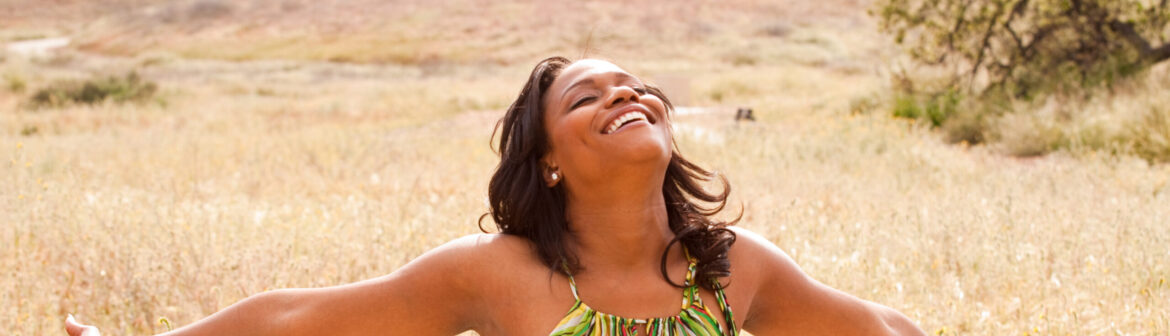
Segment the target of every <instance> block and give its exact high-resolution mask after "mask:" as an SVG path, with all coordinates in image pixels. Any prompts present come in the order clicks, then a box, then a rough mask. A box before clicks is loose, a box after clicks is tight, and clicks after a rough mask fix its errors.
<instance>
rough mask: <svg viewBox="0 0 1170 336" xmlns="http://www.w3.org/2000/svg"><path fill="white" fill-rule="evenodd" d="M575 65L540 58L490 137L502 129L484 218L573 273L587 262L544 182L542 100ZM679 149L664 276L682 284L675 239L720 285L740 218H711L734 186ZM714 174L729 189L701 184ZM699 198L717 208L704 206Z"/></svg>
mask: <svg viewBox="0 0 1170 336" xmlns="http://www.w3.org/2000/svg"><path fill="white" fill-rule="evenodd" d="M570 64H572V62H571V61H569V60H568V59H566V58H564V57H550V58H547V59H544V60H543V61H540V63H538V64H537V65H536V67H535V68H534V69H532V75H531V76H530V77H529V78H528V82H527V83H525V84H524V88H523V89H522V90H520V95H519V96H518V97H516V101H515V102H513V103H512V106H511V107H509V108H508V112H507V114H505V115H504V117H503V118H502V119H500V120H499V121H498V122H497V123H496V128H495V130H494V131H493V132H492V133H493V134H492V137H493V139H494V138H495V133H496V132H500V140H499V141H500V143H499V145H498V146H499V147H498V153H499V154H500V164H499V166H497V167H496V172H495V174H493V175H492V179H491V182H490V184H489V185H488V199H489V202H490V203H491V212H490V213H489V214H485V216H486V215H491V217H492V219H494V220H495V222H496V226H497V227H498V228H499V230H500V232H501V233H503V234H510V235H516V236H520V237H524V238H527V239H528V240H529V241H531V242H532V243H533V245H534V247H535V249H536V252H537V254H538V255H539V257H540V260H541V261H542V262H544V263H545V264H546V265H548V267H549V268H550V269H553V270H556V269H558V268H560V267H562V263H563V264H564V267H566V268H567V271H568V272H570V273H575V272H577V271H579V270H580V269H581V267H580V264H579V262H578V259H577V257H576V256H575V255H573V254H572V252H570V251H569V250H568V249H567V248H566V245H565V243H566V242H565V239H566V237H567V236H568V235H567V234H566V233H568V232H569V230H570V229H569V223H568V220H567V219H566V218H565V190H564V187H563V186H562V185H560V184H558V185H556V186H554V187H552V188H550V187H548V186H547V185H546V184H545V181H544V179H543V178H542V175H541V172H542V171H543V169H542V168H543V166H542V163H541V160H540V159H541V157H543V156H544V155H545V153H546V151H547V150H548V148H549V141H548V134H546V132H545V129H544V108H543V106H544V105H543V104H542V103H543V102H542V100H543V99H542V98H543V97H544V92H545V91H546V90H548V87H549V86H550V85H551V84H552V82H553V80H554V79H556V77H557V76H558V75H560V73H561V70H563V69H564V68H565V67H567V66H568V65H570ZM647 91H648V93H650V94H653V95H655V96H657V97H658V98H661V99H662V101H663V102H664V103H665V104H666V107H667V111H671V110H673V109H674V107H673V105H671V103H670V100H668V99H667V98H666V95H664V94H663V93H662V91H661V90H660V89H658V88H657V87H654V86H647ZM672 141H673V140H672ZM675 147H676V149H675V150H673V151H672V152H671V158H670V163H669V165H668V166H667V168H666V175H665V176H664V178H665V180H664V181H663V184H662V196H663V198H664V199H665V200H666V212H667V220H668V222H669V225H670V230H671V231H672V232H674V234H675V237H674V238H673V239H672V240H671V241H670V243H669V244H667V246H666V249H665V250H663V251H662V262H661V266H662V277H663V278H665V279H666V281H667V282H668V283H670V284H671V285H674V286H677V287H682V286H680V285H678V284H675V283H674V282H673V281H671V280H670V278H669V277H668V276H667V273H666V256H667V252H668V251H670V247H671V246H673V245H674V244H675V243H680V244H682V245H683V246H684V247H685V248H686V250H687V252H688V253H690V254H691V256H692V257H694V258H695V259H697V266H696V269H695V272H696V276H697V278H698V279H711V280H712V281H698V283H699V284H700V285H701V286H703V287H704V288H707V289H711V290H714V289H715V287H716V286H719V284H718V283H717V282H716V281H714V280H716V279H718V278H719V277H726V276H728V275H730V274H731V263H730V262H729V261H728V260H727V251H728V250H729V249H730V248H731V244H732V243H734V242H735V233H733V232H732V231H731V230H729V229H727V226H729V225H733V224H734V223H735V222H737V221H738V220H739V218H736V219H734V220H731V221H726V222H721V221H715V220H713V219H712V218H710V217H711V216H713V215H714V214H716V213H718V212H719V211H721V210H723V208H724V206H725V205H726V204H727V195H728V194H729V193H730V192H731V188H730V185H729V184H728V183H727V179H726V178H723V177H722V176H718V175H716V174H714V173H712V172H709V171H707V170H704V169H703V168H702V167H699V166H698V165H696V164H694V163H692V162H690V161H687V160H686V159H684V158H683V157H682V155H680V154H679V152H678V150H677V147H678V146H675ZM715 177H718V178H719V181H720V182H722V184H723V191H722V192H721V193H717V194H713V193H709V192H707V191H706V190H704V189H703V187H702V186H701V185H700V184H701V183H702V182H705V181H710V180H711V179H712V178H715ZM696 200H697V201H701V202H705V203H708V204H712V205H710V206H704V205H702V204H699V203H697V202H696ZM741 215H742V212H741ZM481 219H482V218H481ZM481 224H482V223H481ZM481 229H482V225H481Z"/></svg>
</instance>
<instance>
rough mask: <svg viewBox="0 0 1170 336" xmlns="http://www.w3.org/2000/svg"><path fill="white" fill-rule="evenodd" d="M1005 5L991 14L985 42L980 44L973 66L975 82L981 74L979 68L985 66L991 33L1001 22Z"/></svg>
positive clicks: (997, 7) (1000, 5) (972, 74)
mask: <svg viewBox="0 0 1170 336" xmlns="http://www.w3.org/2000/svg"><path fill="white" fill-rule="evenodd" d="M1003 7H1004V6H1003V4H999V5H998V6H996V7H995V14H991V21H990V22H988V23H987V30H986V31H984V32H983V42H980V43H979V54H978V55H976V56H975V64H974V65H972V66H971V80H972V81H973V80H975V75H976V74H978V73H979V66H981V65H983V55H984V53H986V52H987V47H988V46H989V45H990V42H991V33H992V32H993V31H994V30H995V24H996V23H998V22H999V16H1000V15H1002V14H1003Z"/></svg>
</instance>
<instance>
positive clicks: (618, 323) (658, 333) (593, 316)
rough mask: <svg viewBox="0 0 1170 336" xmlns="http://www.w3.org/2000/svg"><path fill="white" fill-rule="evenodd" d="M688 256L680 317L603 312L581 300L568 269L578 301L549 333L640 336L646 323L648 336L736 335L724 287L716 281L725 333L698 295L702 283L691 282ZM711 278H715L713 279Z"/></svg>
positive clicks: (553, 335) (559, 335)
mask: <svg viewBox="0 0 1170 336" xmlns="http://www.w3.org/2000/svg"><path fill="white" fill-rule="evenodd" d="M687 259H688V260H689V261H690V266H689V267H687V278H686V281H685V282H683V287H685V289H683V299H682V311H681V312H679V313H678V315H677V316H670V317H655V318H650V319H634V318H626V317H619V316H614V315H610V314H606V313H602V312H599V311H596V310H593V308H590V307H589V305H586V304H585V303H584V302H581V297H580V296H578V295H577V282H576V281H573V275H572V274H568V272H565V274H566V275H568V276H569V287H570V288H572V289H573V298H574V299H576V300H577V303H575V304H573V308H572V309H569V313H568V314H565V317H564V318H563V319H561V322H560V323H558V324H557V326H556V328H554V329H553V332H552V333H550V334H549V336H637V335H638V332H637V330H635V328H637V327H638V326H643V328H642V330H645V331H646V336H675V335H680V336H682V335H688V336H689V335H693V336H716V335H718V336H724V335H727V336H736V335H737V334H738V332H737V329H736V328H735V318H733V317H732V315H731V307H730V306H728V305H727V297H726V296H725V295H724V294H723V287H722V286H720V285H719V282H717V281H716V282H715V288H716V291H715V299H716V300H717V301H719V308H720V309H722V310H723V316H724V317H726V319H727V328H728V330H729V331H728V332H727V333H726V334H724V333H723V330H722V329H720V328H719V322H716V321H715V317H714V316H711V313H710V312H711V310H710V309H708V308H707V305H704V304H703V299H702V298H700V297H699V285H697V284H695V283H694V281H692V279H693V277H694V274H695V260H694V259H693V258H691V257H690V256H689V255H688V256H687ZM712 281H715V280H714V279H712Z"/></svg>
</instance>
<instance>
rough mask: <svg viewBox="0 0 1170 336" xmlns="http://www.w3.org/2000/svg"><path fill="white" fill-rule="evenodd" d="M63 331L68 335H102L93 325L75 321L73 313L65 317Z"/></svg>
mask: <svg viewBox="0 0 1170 336" xmlns="http://www.w3.org/2000/svg"><path fill="white" fill-rule="evenodd" d="M65 332H68V333H69V336H101V335H102V333H101V332H100V331H98V328H97V327H95V326H89V325H84V324H81V323H77V321H76V320H74V319H73V314H69V317H66V318H65Z"/></svg>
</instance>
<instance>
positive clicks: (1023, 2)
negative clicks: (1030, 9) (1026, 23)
mask: <svg viewBox="0 0 1170 336" xmlns="http://www.w3.org/2000/svg"><path fill="white" fill-rule="evenodd" d="M1027 6H1028V0H1020V1H1019V2H1016V5H1015V6H1013V7H1012V13H1011V14H1010V15H1008V18H1007V21H1004V22H1003V28H1004V30H1007V32H1008V34H1010V35H1011V36H1012V39H1013V40H1015V41H1016V49H1019V50H1023V49H1024V41H1023V40H1020V35H1019V34H1016V30H1015V29H1012V21H1013V20H1015V19H1016V16H1017V15H1020V13H1022V12H1024V8H1025V7H1027Z"/></svg>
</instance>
